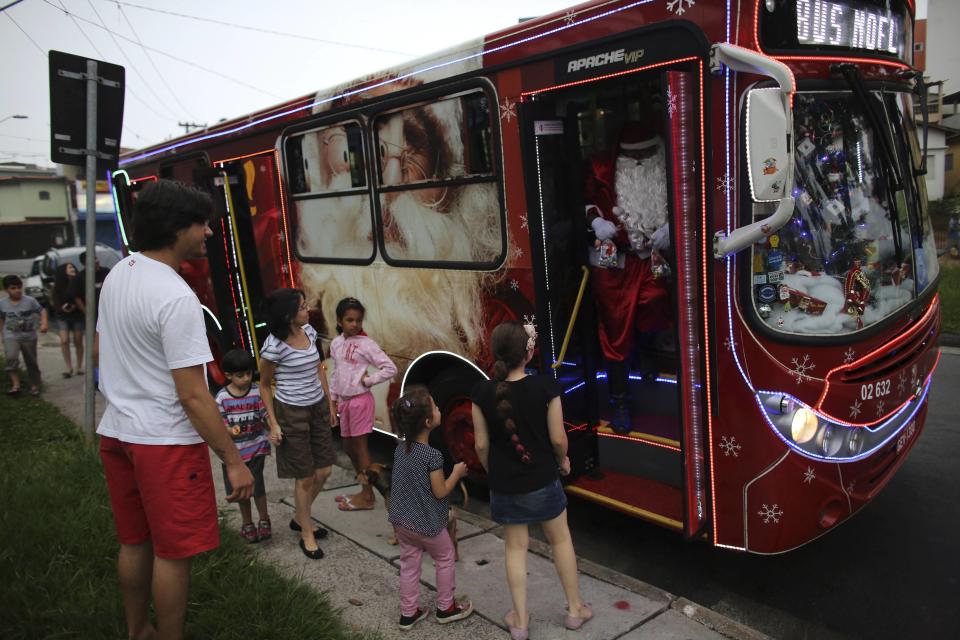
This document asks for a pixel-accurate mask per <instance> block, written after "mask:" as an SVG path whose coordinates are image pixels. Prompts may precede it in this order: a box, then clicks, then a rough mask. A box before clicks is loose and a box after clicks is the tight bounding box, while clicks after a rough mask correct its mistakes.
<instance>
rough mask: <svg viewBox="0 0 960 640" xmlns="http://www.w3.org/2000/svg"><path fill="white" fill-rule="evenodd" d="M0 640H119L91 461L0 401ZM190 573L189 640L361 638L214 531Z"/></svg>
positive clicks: (55, 424)
mask: <svg viewBox="0 0 960 640" xmlns="http://www.w3.org/2000/svg"><path fill="white" fill-rule="evenodd" d="M0 425H2V429H3V432H4V435H5V436H6V441H7V446H8V451H9V452H10V454H11V455H10V456H9V458H8V460H7V462H6V463H4V464H2V465H0V495H2V496H3V497H2V506H0V576H2V579H0V637H2V638H4V639H5V640H19V639H21V638H22V639H27V638H30V639H33V638H46V639H54V638H113V639H116V638H125V637H126V635H127V634H126V627H125V624H124V621H123V620H124V618H123V610H122V606H121V603H120V593H119V587H118V584H117V575H116V553H117V548H118V546H117V541H116V535H115V533H114V528H113V519H112V515H111V512H110V503H109V499H108V496H107V490H106V484H105V482H104V479H103V471H102V467H101V465H100V460H99V457H98V455H97V453H96V452H95V451H94V450H93V449H92V448H90V447H88V446H87V445H86V444H85V443H84V441H83V437H82V435H81V434H80V431H79V429H77V427H76V426H75V425H74V424H73V423H72V422H70V420H68V419H67V418H66V417H64V416H63V415H62V414H61V413H60V412H59V411H57V409H56V408H55V407H53V406H52V405H50V404H48V403H46V402H44V401H42V400H38V399H34V398H27V397H21V398H18V399H11V398H8V397H7V396H6V395H5V394H2V395H0ZM221 539H222V543H221V547H220V549H218V550H217V551H214V552H211V553H207V554H204V555H202V556H200V557H199V558H197V559H196V560H195V561H194V564H193V577H192V583H191V588H190V602H189V611H188V613H187V627H186V635H187V637H188V638H301V639H302V638H323V639H331V640H337V639H341V638H343V639H346V638H372V637H373V636H371V635H370V634H364V633H362V632H358V631H357V630H354V629H351V628H349V627H348V626H347V625H345V624H344V623H343V622H342V621H341V618H340V615H339V612H338V611H337V610H335V609H334V608H333V607H332V605H331V604H330V602H329V600H328V599H327V597H326V595H325V594H323V593H319V592H317V591H314V590H313V589H311V588H309V587H307V586H306V585H304V584H302V583H300V582H297V581H296V580H292V579H290V578H287V577H285V576H283V575H281V574H280V572H279V571H278V570H277V569H276V568H275V567H273V566H272V565H267V564H264V563H262V562H260V561H258V560H256V559H255V557H254V556H253V555H252V554H251V553H250V551H249V550H248V549H247V546H246V543H245V542H244V541H243V540H242V539H241V538H240V536H239V535H238V534H237V533H236V532H234V531H232V530H226V529H224V528H223V526H221Z"/></svg>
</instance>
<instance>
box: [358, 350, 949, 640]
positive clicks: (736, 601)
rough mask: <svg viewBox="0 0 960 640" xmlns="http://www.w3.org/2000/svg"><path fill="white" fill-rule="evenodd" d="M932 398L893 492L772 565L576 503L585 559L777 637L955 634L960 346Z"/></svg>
mask: <svg viewBox="0 0 960 640" xmlns="http://www.w3.org/2000/svg"><path fill="white" fill-rule="evenodd" d="M930 397H931V404H930V409H929V412H928V415H927V424H926V428H925V431H924V433H923V434H922V436H921V439H920V441H919V442H918V443H917V445H916V446H915V447H914V449H913V451H912V452H911V455H910V457H909V458H908V459H907V461H906V462H905V463H904V465H903V467H901V469H900V471H899V473H898V474H897V475H896V476H895V477H894V478H893V480H892V481H891V482H890V484H889V485H887V487H886V488H885V489H884V491H883V492H882V493H881V494H880V496H878V497H877V498H876V499H875V500H874V502H873V503H872V504H871V505H869V506H867V507H866V508H865V509H863V510H862V511H861V512H860V513H858V514H857V515H856V516H855V517H854V518H852V519H851V520H850V521H848V522H847V523H845V524H844V525H842V526H840V527H839V528H838V529H837V530H835V531H832V532H831V533H829V534H828V535H826V536H824V537H822V538H820V539H818V540H816V541H814V542H813V543H811V544H809V545H807V546H806V547H803V548H801V549H798V550H796V551H793V552H790V553H788V554H785V555H780V556H772V557H761V556H753V555H746V554H740V553H734V552H728V551H724V550H719V549H713V548H711V547H709V546H707V545H705V544H702V543H688V542H684V541H683V539H682V538H681V537H680V536H679V535H678V534H676V533H673V532H670V531H667V530H665V529H661V528H659V527H656V526H654V525H650V524H647V523H645V522H642V521H639V520H635V519H633V518H630V517H627V516H624V515H621V514H618V513H616V512H613V511H610V510H608V509H604V508H602V507H599V506H597V505H594V504H592V503H589V502H585V501H580V500H576V499H574V500H572V501H571V504H570V509H569V516H570V523H571V530H572V532H573V536H574V542H575V544H576V548H577V554H578V555H579V556H581V557H584V558H588V559H590V560H592V561H594V562H597V563H599V564H601V565H603V566H606V567H610V568H612V569H615V570H617V571H619V572H621V573H624V574H626V575H629V576H633V577H635V578H638V579H640V580H643V581H645V582H647V583H649V584H652V585H655V586H657V587H660V588H661V589H665V590H667V591H669V592H671V593H674V594H676V595H679V596H682V597H685V598H688V599H690V600H692V601H694V602H697V603H699V604H701V605H704V606H706V607H709V608H711V609H713V610H715V611H717V612H719V613H723V614H724V615H727V616H729V617H730V618H733V619H735V620H738V621H740V622H742V623H744V624H746V625H748V626H750V627H753V628H755V629H758V630H760V631H763V632H764V633H767V634H769V635H771V636H773V637H776V638H818V639H819V638H840V637H847V638H871V639H879V638H906V637H925V638H946V637H957V636H956V634H957V633H958V630H960V533H958V532H960V509H958V504H960V420H958V414H960V349H949V348H945V350H944V354H943V357H942V358H941V360H940V365H939V367H938V369H937V372H936V373H935V374H934V384H933V390H932V392H931V396H930ZM387 440H388V439H387V438H382V439H380V441H379V442H378V443H377V446H376V449H377V451H376V453H375V456H376V457H377V458H380V457H386V454H387V452H388V448H389V447H390V444H389V443H388V442H387ZM470 510H471V511H477V512H478V513H482V514H484V515H487V514H486V513H485V512H487V511H488V505H487V503H486V502H484V501H482V500H478V499H474V500H472V501H471V503H470ZM531 533H532V534H533V535H535V536H537V535H539V532H531Z"/></svg>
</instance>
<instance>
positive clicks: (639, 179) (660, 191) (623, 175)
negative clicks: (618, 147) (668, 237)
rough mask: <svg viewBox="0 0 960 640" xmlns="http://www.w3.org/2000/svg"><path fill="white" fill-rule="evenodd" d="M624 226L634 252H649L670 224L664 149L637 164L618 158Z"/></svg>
mask: <svg viewBox="0 0 960 640" xmlns="http://www.w3.org/2000/svg"><path fill="white" fill-rule="evenodd" d="M615 180H616V182H615V185H616V186H615V188H616V193H617V205H618V206H619V207H620V208H621V209H623V213H621V214H619V216H618V217H619V218H620V223H621V225H623V228H624V229H625V230H626V232H627V237H628V238H629V239H630V246H631V248H633V250H634V251H639V252H643V251H649V242H648V241H649V239H650V238H651V237H653V234H654V232H655V231H656V230H657V229H659V228H660V227H662V226H663V225H664V224H666V223H667V172H666V161H665V160H664V156H663V150H662V149H661V150H659V151H657V153H656V154H655V155H653V156H652V157H650V158H646V159H644V160H642V161H641V162H639V163H638V162H636V161H634V160H633V159H631V158H627V157H623V156H621V157H618V158H617V169H616V177H615Z"/></svg>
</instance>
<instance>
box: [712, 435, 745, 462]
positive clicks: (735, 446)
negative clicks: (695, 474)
mask: <svg viewBox="0 0 960 640" xmlns="http://www.w3.org/2000/svg"><path fill="white" fill-rule="evenodd" d="M717 446H718V447H720V448H721V449H723V455H725V456H733V457H734V458H737V457H739V456H738V454H737V452H738V451H740V449H742V448H743V446H742V445H740V444H739V443H738V442H737V437H736V436H720V444H719V445H717Z"/></svg>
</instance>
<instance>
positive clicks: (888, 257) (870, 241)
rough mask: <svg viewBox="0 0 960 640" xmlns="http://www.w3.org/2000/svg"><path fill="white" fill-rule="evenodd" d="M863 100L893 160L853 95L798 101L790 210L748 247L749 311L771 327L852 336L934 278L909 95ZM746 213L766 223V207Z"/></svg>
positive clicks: (820, 95) (798, 98)
mask: <svg viewBox="0 0 960 640" xmlns="http://www.w3.org/2000/svg"><path fill="white" fill-rule="evenodd" d="M869 99H870V100H876V104H875V107H876V111H875V113H879V114H881V115H882V116H883V118H882V120H883V121H882V122H881V123H880V124H881V126H889V127H890V128H889V134H888V135H889V136H890V138H892V139H893V147H894V149H893V150H892V153H890V152H887V153H884V150H883V148H882V140H881V139H880V135H881V132H879V131H876V130H875V128H874V127H873V126H872V125H871V118H869V117H868V114H867V113H865V111H864V105H863V104H862V103H861V102H860V101H859V100H858V99H857V97H856V96H855V95H854V94H852V93H849V92H808V93H798V94H797V96H796V99H795V101H794V131H795V135H796V138H795V139H796V144H795V156H796V179H795V185H794V191H793V195H794V198H795V200H796V205H795V209H794V213H793V216H792V218H791V219H790V220H789V222H787V224H786V225H784V226H783V227H782V228H781V229H780V230H779V231H778V232H777V233H775V234H773V235H771V236H770V237H769V238H768V239H767V240H766V241H765V242H764V243H762V244H757V245H754V249H753V261H752V281H753V287H752V289H753V295H752V297H753V303H754V308H755V310H756V312H757V314H758V315H759V317H760V318H761V319H762V320H763V322H765V323H766V324H767V325H768V326H769V327H771V328H772V329H774V330H777V331H780V332H783V333H788V334H800V335H838V334H848V333H853V332H856V331H859V330H861V329H864V328H866V327H869V326H871V325H873V324H876V323H877V322H879V321H881V320H883V319H884V318H886V317H889V316H890V315H891V314H893V313H895V312H896V311H897V310H898V309H900V308H902V307H903V306H904V305H906V304H908V303H909V302H911V301H912V300H915V299H916V298H917V296H919V295H920V294H922V293H923V291H924V290H925V289H926V288H927V287H928V286H929V285H930V284H931V283H932V282H933V281H934V279H935V277H936V273H937V262H936V250H935V248H934V246H933V237H932V231H931V230H930V224H929V219H928V218H927V212H926V193H925V191H924V189H923V187H922V186H921V185H922V183H923V177H922V176H919V177H918V176H916V168H917V167H919V162H920V158H919V154H920V152H919V147H918V145H917V143H916V133H915V130H914V125H913V115H912V112H911V106H910V103H909V96H898V95H897V94H886V95H884V96H880V95H877V94H870V95H869ZM874 120H875V121H876V118H874ZM898 184H899V186H900V188H896V187H897V185H898ZM753 213H754V218H755V219H761V218H764V217H766V216H767V215H769V214H770V213H771V209H770V204H769V203H755V204H754V205H753Z"/></svg>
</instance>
